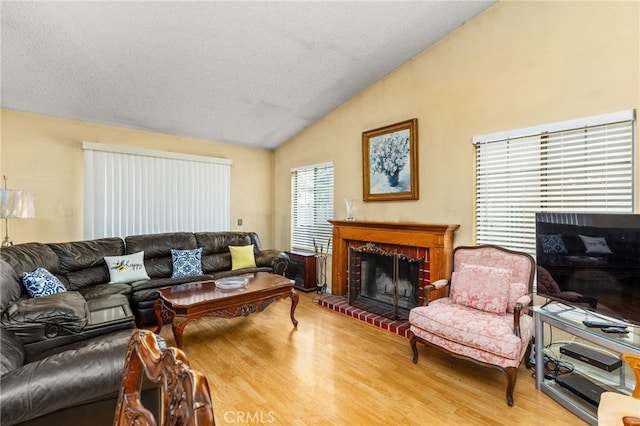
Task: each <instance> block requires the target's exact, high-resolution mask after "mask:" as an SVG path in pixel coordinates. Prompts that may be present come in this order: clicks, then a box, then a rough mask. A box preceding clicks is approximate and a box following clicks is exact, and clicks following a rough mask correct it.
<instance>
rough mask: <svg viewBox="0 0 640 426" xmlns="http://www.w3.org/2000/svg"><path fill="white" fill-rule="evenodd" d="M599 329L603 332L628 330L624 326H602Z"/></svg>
mask: <svg viewBox="0 0 640 426" xmlns="http://www.w3.org/2000/svg"><path fill="white" fill-rule="evenodd" d="M600 330H602V331H604V332H605V333H618V334H626V333H628V332H629V330H627V329H626V328H625V327H602V328H601V329H600Z"/></svg>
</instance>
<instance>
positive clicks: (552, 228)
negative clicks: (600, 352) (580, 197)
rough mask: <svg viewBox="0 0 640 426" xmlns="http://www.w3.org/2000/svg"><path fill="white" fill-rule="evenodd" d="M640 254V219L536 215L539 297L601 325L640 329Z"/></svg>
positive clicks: (603, 215)
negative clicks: (589, 313)
mask: <svg viewBox="0 0 640 426" xmlns="http://www.w3.org/2000/svg"><path fill="white" fill-rule="evenodd" d="M638 253H640V214H631V213H572V212H563V213H561V212H544V213H542V212H538V213H536V269H537V274H536V277H537V280H536V284H537V293H538V296H540V297H544V298H546V299H549V300H550V301H551V300H553V301H557V302H560V303H562V304H563V305H569V306H572V307H577V308H580V309H583V310H587V311H592V312H595V313H596V314H598V315H600V316H602V318H600V319H598V321H602V322H608V323H618V322H622V323H625V324H626V325H632V324H635V325H637V326H640V310H638V309H637V306H640V286H639V285H638V282H639V280H640V262H639V261H638ZM603 295H606V297H603ZM615 325H619V324H605V325H603V327H609V326H615ZM598 328H600V327H598Z"/></svg>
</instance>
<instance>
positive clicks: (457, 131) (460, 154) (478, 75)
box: [275, 1, 640, 275]
mask: <svg viewBox="0 0 640 426" xmlns="http://www.w3.org/2000/svg"><path fill="white" fill-rule="evenodd" d="M639 5H640V3H639V2H637V1H636V2H555V1H554V2H501V3H498V4H496V5H494V6H493V7H491V8H490V9H488V10H487V11H485V12H484V13H483V14H481V15H480V16H478V17H477V18H475V19H473V20H472V21H470V22H468V23H466V24H465V25H464V26H462V27H461V28H459V29H458V30H457V31H456V32H454V33H452V34H451V35H450V36H448V37H447V38H445V39H444V40H441V41H440V42H439V43H437V44H436V45H434V46H432V47H431V48H429V49H427V50H426V51H425V52H423V53H422V54H420V55H419V56H417V57H416V58H414V59H413V60H411V61H409V62H408V63H406V64H405V65H403V66H402V67H400V68H399V69H397V70H396V71H394V72H393V73H391V74H390V75H388V76H387V77H386V78H384V79H382V80H381V81H379V82H377V83H375V84H374V85H372V86H371V87H369V88H368V89H367V90H365V91H364V92H362V93H361V94H360V95H358V96H356V97H355V98H353V99H351V100H350V101H349V102H347V103H346V104H344V105H342V106H341V107H339V108H337V109H336V110H335V111H333V112H332V113H330V114H329V115H328V116H326V117H325V118H324V119H322V120H320V121H318V122H317V123H315V124H314V125H312V126H310V127H309V128H308V129H306V130H305V131H304V132H302V133H300V134H298V135H297V136H296V137H294V138H293V139H291V140H290V141H288V142H287V143H286V144H284V145H282V146H281V147H279V148H278V149H277V150H276V155H275V185H276V187H282V186H286V185H288V182H289V179H290V178H289V170H290V168H292V167H297V166H303V165H306V164H314V163H319V162H324V161H333V162H334V163H335V178H336V185H335V206H334V209H335V217H336V218H338V219H344V217H345V207H344V201H343V199H344V198H356V199H358V200H359V201H358V206H357V210H356V219H363V220H379V221H392V222H396V221H411V222H422V223H455V224H460V229H459V230H458V231H457V233H456V237H455V244H456V245H459V244H470V243H473V241H474V235H473V203H474V149H473V145H472V138H473V136H476V135H483V134H487V133H494V132H498V131H503V130H510V129H518V128H522V127H528V126H533V125H538V124H544V123H551V122H556V121H563V120H569V119H574V118H580V117H584V116H591V115H598V114H603V113H609V112H615V111H620V110H625V109H634V108H636V109H637V108H638V107H639V106H640V56H639V55H640V33H639V23H640V10H639ZM354 78H357V76H354ZM414 117H415V118H417V119H418V138H419V142H418V145H419V177H420V181H419V189H420V199H419V200H418V201H395V202H368V203H363V202H362V164H361V163H362V153H361V146H362V132H363V131H366V130H370V129H375V128H378V127H381V126H385V125H388V124H393V123H396V122H399V121H403V120H407V119H410V118H414ZM638 151H640V150H638ZM639 157H640V156H639ZM638 163H639V164H640V162H638ZM637 176H638V177H637V179H640V173H638V174H637ZM636 186H637V187H638V188H640V184H638V183H636ZM636 197H637V194H636ZM289 204H290V195H289V193H288V192H287V191H282V192H277V193H276V194H275V209H276V210H275V237H276V240H275V243H276V246H280V247H283V246H286V245H288V244H289V233H290V225H289V224H290V212H289ZM329 275H330V273H329Z"/></svg>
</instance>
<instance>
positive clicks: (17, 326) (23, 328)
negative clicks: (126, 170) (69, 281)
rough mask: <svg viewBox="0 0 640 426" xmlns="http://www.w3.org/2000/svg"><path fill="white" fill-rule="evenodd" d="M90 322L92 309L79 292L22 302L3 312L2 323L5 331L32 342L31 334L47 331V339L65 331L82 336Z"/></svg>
mask: <svg viewBox="0 0 640 426" xmlns="http://www.w3.org/2000/svg"><path fill="white" fill-rule="evenodd" d="M88 318H89V308H88V306H87V302H86V300H85V299H84V297H82V295H81V294H80V293H78V292H76V291H65V292H62V293H58V294H53V295H50V296H45V297H37V298H22V299H20V300H18V301H17V302H15V303H12V304H11V305H10V306H9V307H8V308H7V309H6V310H5V311H4V312H3V314H2V320H1V322H2V327H5V328H7V329H9V330H12V331H14V332H15V333H16V334H17V335H18V336H20V338H21V339H22V340H23V341H25V339H26V340H29V338H28V336H29V335H30V334H31V333H30V331H29V330H40V331H41V330H42V328H43V327H44V328H45V334H46V335H47V337H55V336H57V335H58V333H59V332H60V331H61V330H62V329H64V330H69V331H71V332H80V331H82V330H83V329H84V327H85V326H86V325H87V322H88ZM40 331H38V334H39V333H40ZM26 343H28V342H26Z"/></svg>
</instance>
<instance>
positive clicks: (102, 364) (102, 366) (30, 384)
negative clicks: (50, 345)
mask: <svg viewBox="0 0 640 426" xmlns="http://www.w3.org/2000/svg"><path fill="white" fill-rule="evenodd" d="M130 336H131V330H123V331H120V332H115V333H110V334H107V335H104V336H99V337H96V338H94V339H92V340H90V341H85V342H82V345H78V346H77V348H75V349H71V350H66V351H63V352H59V353H56V354H54V355H51V356H49V357H47V358H44V359H41V360H38V361H35V362H31V363H29V364H26V365H24V366H23V367H22V368H18V369H15V370H13V371H10V372H8V373H7V374H5V375H3V376H2V404H1V407H0V409H1V418H2V424H3V426H10V425H13V424H16V423H20V422H24V421H26V420H29V419H32V418H36V417H40V416H43V415H45V414H48V413H52V412H54V411H57V410H60V409H63V408H65V407H72V406H77V405H80V404H83V403H86V402H89V401H94V400H99V399H104V398H105V397H113V398H117V394H118V391H119V389H120V385H121V383H122V375H123V371H124V360H125V354H126V351H127V345H128V343H129V338H130Z"/></svg>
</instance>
